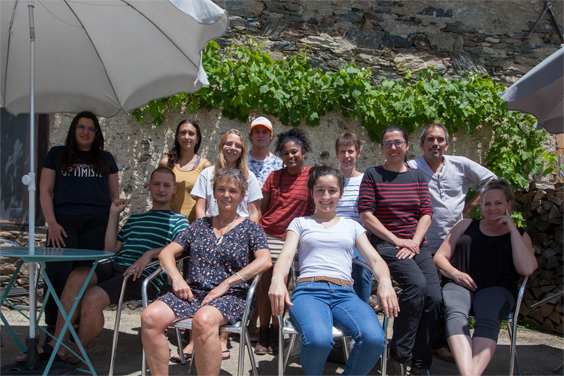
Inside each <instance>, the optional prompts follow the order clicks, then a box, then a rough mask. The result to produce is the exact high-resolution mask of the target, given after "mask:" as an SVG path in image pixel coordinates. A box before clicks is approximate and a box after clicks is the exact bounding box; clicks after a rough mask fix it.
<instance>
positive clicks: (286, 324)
mask: <svg viewBox="0 0 564 376" xmlns="http://www.w3.org/2000/svg"><path fill="white" fill-rule="evenodd" d="M353 263H354V264H357V265H360V266H362V267H363V268H365V269H368V270H369V271H370V272H371V273H372V271H371V270H370V267H369V266H368V264H367V263H365V262H363V261H360V260H357V259H353ZM292 269H293V268H292ZM292 277H293V278H294V279H295V272H294V271H293V270H292ZM278 320H279V321H280V335H279V336H278V376H284V371H285V370H286V367H287V366H288V361H289V360H290V355H291V350H292V349H293V348H294V343H295V341H296V337H297V336H298V335H299V334H300V333H299V332H298V331H297V330H296V328H295V327H294V325H293V324H292V321H291V320H290V318H287V319H286V320H284V315H281V316H278ZM382 327H383V328H384V336H385V337H386V333H387V332H388V318H387V317H386V316H384V322H383V323H382ZM286 334H287V335H289V337H290V342H289V344H288V351H287V352H286V356H284V335H286ZM346 337H347V335H346V333H344V332H342V331H341V330H340V329H339V328H336V327H333V338H342V339H343V352H344V355H345V360H346V359H348V357H349V348H348V345H347V342H346ZM387 354H388V339H387V337H386V342H385V345H384V351H383V352H382V371H381V374H382V376H385V375H386V366H387V361H388V359H387Z"/></svg>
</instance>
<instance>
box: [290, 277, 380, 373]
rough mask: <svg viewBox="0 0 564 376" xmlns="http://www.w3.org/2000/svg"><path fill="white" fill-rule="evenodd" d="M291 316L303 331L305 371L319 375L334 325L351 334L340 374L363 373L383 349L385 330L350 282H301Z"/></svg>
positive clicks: (367, 370)
mask: <svg viewBox="0 0 564 376" xmlns="http://www.w3.org/2000/svg"><path fill="white" fill-rule="evenodd" d="M292 303H293V304H294V305H293V306H290V308H289V311H290V318H291V320H292V323H293V324H294V326H295V327H296V329H297V330H298V331H299V332H300V333H301V335H302V348H301V352H300V358H301V360H302V362H301V363H302V371H303V373H304V374H306V375H321V372H322V371H323V365H324V364H325V362H326V361H327V357H328V356H329V353H330V352H331V349H332V348H333V345H334V344H335V342H333V333H332V327H333V325H334V326H336V327H337V328H339V329H341V330H342V331H343V332H345V333H346V334H347V335H349V336H351V337H353V339H354V341H355V344H354V347H353V348H352V351H351V352H350V355H349V359H348V360H347V364H346V365H345V371H344V372H343V375H366V374H368V372H370V370H371V369H372V368H373V367H374V365H376V363H377V362H378V359H379V357H380V354H382V352H383V351H384V331H383V330H382V326H381V325H380V321H379V320H378V316H376V313H374V310H373V309H372V308H371V307H370V306H369V305H368V304H366V303H365V302H363V301H362V300H360V299H359V298H358V296H357V295H356V294H355V292H354V289H353V288H352V286H347V287H341V286H339V285H336V284H333V283H331V282H322V281H319V282H313V281H312V282H302V283H300V284H298V285H297V286H296V289H295V290H294V293H293V295H292Z"/></svg>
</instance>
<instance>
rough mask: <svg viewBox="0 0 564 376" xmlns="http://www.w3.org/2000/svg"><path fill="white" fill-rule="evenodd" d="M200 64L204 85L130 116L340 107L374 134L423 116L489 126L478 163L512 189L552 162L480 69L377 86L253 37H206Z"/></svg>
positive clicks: (289, 117)
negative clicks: (276, 51) (237, 42)
mask: <svg viewBox="0 0 564 376" xmlns="http://www.w3.org/2000/svg"><path fill="white" fill-rule="evenodd" d="M203 66H204V68H205V70H206V72H208V76H209V81H210V83H211V84H210V85H209V86H204V87H202V88H201V89H200V90H199V91H198V92H196V93H193V94H178V95H175V96H172V97H167V98H162V99H159V100H156V101H152V102H150V103H149V104H147V105H146V106H144V107H142V108H139V109H137V110H135V111H134V113H133V114H134V116H135V117H136V118H137V120H138V121H143V119H144V116H145V115H146V114H148V115H150V116H151V117H152V122H153V124H155V125H160V124H162V122H163V121H164V117H165V114H166V113H167V111H170V110H171V109H176V108H179V107H180V106H181V105H182V104H184V105H185V106H186V107H187V109H188V111H190V112H191V113H193V112H195V111H197V110H200V109H204V108H206V109H213V108H221V111H222V115H223V116H225V117H227V118H229V119H238V120H239V121H241V122H246V121H248V117H249V113H250V112H251V111H256V110H261V111H262V112H263V113H265V114H269V115H272V116H274V117H276V118H278V119H280V121H281V122H282V123H283V124H285V125H292V126H298V125H300V124H301V122H302V121H305V123H306V124H307V125H309V126H317V125H319V123H320V118H321V117H322V116H323V115H325V114H327V112H329V111H333V110H340V111H341V112H342V114H343V115H344V116H345V117H353V118H354V119H356V120H359V121H360V122H361V123H362V125H363V126H364V127H365V128H366V129H367V131H368V134H369V136H370V138H371V139H372V140H374V141H379V139H380V134H381V132H382V131H383V130H384V129H385V128H386V127H387V126H388V125H390V124H396V125H400V126H402V127H404V128H405V129H406V130H407V131H408V132H410V133H411V132H414V131H415V130H416V129H417V128H419V127H421V126H425V125H427V124H429V123H430V122H431V121H440V122H443V123H444V124H445V125H446V126H447V127H448V128H449V131H450V132H451V133H455V132H457V131H459V130H461V129H463V130H464V131H466V132H468V133H472V132H474V131H475V130H476V128H477V127H479V126H483V127H489V128H491V129H492V130H493V132H494V138H493V142H492V143H491V146H490V148H489V150H488V154H487V157H486V165H487V167H488V168H490V169H491V170H492V171H493V172H494V173H496V174H497V175H498V176H499V177H502V178H505V179H507V180H508V181H510V182H511V183H512V185H513V186H514V187H516V188H517V187H524V186H525V185H526V184H527V183H528V181H529V178H530V176H531V175H532V174H538V173H544V174H548V173H550V172H552V169H553V168H552V166H553V165H554V163H555V158H556V157H555V155H553V154H551V153H548V152H547V151H546V150H545V149H544V147H543V143H544V142H545V141H547V136H546V134H545V132H544V131H536V130H534V129H533V127H532V124H533V122H534V118H533V117H531V116H530V115H523V114H521V113H518V112H513V111H508V110H507V107H506V105H505V102H503V100H501V98H500V97H499V95H498V94H499V93H500V92H501V91H503V90H504V89H505V88H504V87H503V86H502V85H500V84H497V83H495V82H494V81H493V80H492V79H491V78H490V77H489V76H487V75H479V74H477V73H467V74H466V75H465V76H464V77H462V78H460V79H451V80H448V79H446V78H444V77H441V76H439V75H437V74H435V72H434V70H433V69H428V70H426V71H422V72H420V73H419V74H418V75H417V76H413V75H412V74H411V72H408V73H407V74H406V75H405V77H403V78H399V79H398V80H397V81H388V80H383V81H382V82H381V83H380V84H378V85H377V84H375V82H374V80H373V76H372V74H371V72H370V70H369V69H366V68H358V67H356V66H355V65H354V64H352V63H349V64H347V65H345V66H344V67H342V68H341V69H339V70H338V71H336V72H324V71H322V70H320V69H313V68H312V67H311V65H310V64H309V62H308V57H307V56H306V55H305V54H304V53H300V54H298V55H296V56H293V57H291V58H287V57H283V58H282V59H281V60H272V59H271V58H270V55H269V54H268V53H266V52H264V50H263V49H262V47H261V46H260V45H259V44H258V43H256V42H255V41H253V40H250V41H249V42H248V44H247V45H246V46H231V47H230V48H229V49H227V50H225V51H221V50H220V48H219V46H218V45H217V43H215V42H213V41H212V42H210V43H208V45H207V47H206V50H205V55H204V57H203ZM547 166H548V167H547Z"/></svg>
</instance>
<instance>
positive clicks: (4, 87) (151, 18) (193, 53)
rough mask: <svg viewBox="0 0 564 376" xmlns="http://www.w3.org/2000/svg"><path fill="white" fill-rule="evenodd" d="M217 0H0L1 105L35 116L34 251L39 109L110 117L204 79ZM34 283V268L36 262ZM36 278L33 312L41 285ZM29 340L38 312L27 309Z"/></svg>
mask: <svg viewBox="0 0 564 376" xmlns="http://www.w3.org/2000/svg"><path fill="white" fill-rule="evenodd" d="M228 23H229V18H228V15H227V13H226V12H225V11H224V10H223V9H221V8H220V7H218V6H217V5H215V4H214V3H213V2H212V1H211V0H27V1H24V0H0V59H1V63H0V68H1V71H0V107H5V108H6V109H7V110H8V111H9V112H10V113H13V114H14V115H17V114H20V113H29V114H30V115H31V116H30V161H31V162H30V173H29V174H27V175H25V176H24V177H23V178H22V181H23V182H24V184H26V185H27V186H28V190H29V239H31V241H30V242H29V252H30V253H33V252H34V242H33V239H34V238H35V227H34V220H35V138H34V134H35V123H34V120H35V116H34V115H35V113H56V112H69V113H78V112H81V111H85V110H89V111H92V112H94V113H95V114H97V115H100V116H105V117H110V116H114V115H117V113H118V112H119V111H120V110H122V109H123V110H125V111H131V110H133V109H135V108H137V107H140V106H142V105H144V104H146V103H147V102H149V101H150V100H153V99H158V98H162V97H165V96H169V95H173V94H177V93H181V92H184V93H190V92H195V91H197V90H198V89H199V88H200V87H201V85H202V84H207V83H208V82H207V77H206V74H205V72H204V70H203V68H202V67H201V59H200V56H201V55H200V53H201V51H202V50H203V49H204V47H205V46H206V44H207V43H208V42H209V41H210V40H212V39H215V38H218V37H220V36H221V35H223V34H224V33H225V31H226V30H227V26H228ZM29 270H30V273H29V274H30V281H32V280H33V278H34V272H35V270H34V269H33V268H32V267H31V265H30V268H29ZM33 290H34V288H33V285H32V284H30V294H29V296H30V311H31V310H33V309H34V308H35V305H36V302H35V291H33ZM30 313H31V312H30ZM30 319H31V320H30V321H31V322H30V331H29V336H30V338H34V337H35V315H34V314H30Z"/></svg>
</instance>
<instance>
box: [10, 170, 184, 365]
mask: <svg viewBox="0 0 564 376" xmlns="http://www.w3.org/2000/svg"><path fill="white" fill-rule="evenodd" d="M175 182H176V178H175V176H174V173H173V172H172V171H171V170H169V169H168V168H165V167H160V168H158V169H156V170H155V171H153V173H152V174H151V179H150V181H149V187H148V189H149V192H150V193H151V198H152V200H153V207H152V208H151V210H149V211H148V212H146V213H141V214H133V215H132V216H131V217H130V218H129V220H128V221H127V222H126V224H125V225H124V226H123V228H122V229H121V231H120V232H119V234H118V232H117V230H118V228H119V217H120V213H121V212H122V211H123V210H124V209H125V207H126V206H127V205H128V204H129V200H126V199H117V200H115V201H114V202H113V203H112V205H111V207H110V216H109V220H108V227H107V229H106V237H105V248H104V251H106V252H113V253H118V255H117V256H116V258H114V259H113V260H112V261H111V262H109V263H105V264H100V265H98V267H97V268H96V269H95V270H94V274H93V275H92V278H91V279H90V281H89V282H88V287H87V289H86V291H85V292H84V296H83V298H82V301H81V303H80V305H79V306H78V308H77V310H76V311H75V313H74V315H73V317H72V320H71V322H72V323H74V322H75V321H76V320H77V319H78V318H80V327H79V329H78V338H79V340H80V343H81V344H82V346H83V347H84V348H86V346H88V344H89V343H90V342H91V341H92V340H93V339H94V338H95V337H96V336H97V335H98V333H100V332H101V331H102V329H103V328H104V314H103V311H104V308H106V307H107V306H109V305H110V304H117V303H118V301H119V297H120V294H121V286H122V282H123V278H124V276H128V275H131V277H130V278H129V280H128V282H127V286H126V291H125V296H124V299H125V300H132V299H139V300H140V299H141V286H142V284H143V281H144V280H145V278H146V277H148V276H149V275H150V274H151V273H153V272H154V271H155V270H156V268H157V267H156V266H155V267H152V268H147V269H146V270H144V269H145V267H146V266H147V264H149V263H150V262H151V260H153V259H155V258H156V257H157V256H158V255H159V253H160V251H161V250H162V249H163V247H164V246H165V245H167V244H168V243H169V242H170V241H172V239H174V238H175V237H176V236H178V235H179V234H181V233H182V232H183V231H184V230H185V229H186V228H188V220H187V219H186V217H184V216H183V215H180V214H177V213H175V212H173V211H172V210H171V208H170V200H171V197H172V195H173V194H174V192H176V183H175ZM89 272H90V267H80V268H77V269H75V270H74V271H73V272H72V273H71V275H70V276H69V279H68V281H67V283H66V285H65V288H64V290H63V294H62V296H61V303H62V305H63V307H64V308H65V311H66V312H69V311H70V309H71V307H72V305H73V304H74V301H75V297H76V296H77V295H78V293H79V291H80V289H81V288H82V285H83V284H84V281H85V280H86V278H87V276H88V274H89ZM163 280H164V279H163V278H162V277H158V278H156V279H154V280H153V281H152V283H151V284H150V285H149V286H148V296H149V298H150V299H155V298H156V297H157V295H158V293H159V289H160V287H161V286H162V284H163ZM64 323H65V320H64V319H63V316H62V315H61V313H59V315H58V317H57V325H56V329H55V338H58V337H59V335H60V333H61V331H62V329H63V326H64ZM68 336H69V331H68V330H67V331H65V334H64V336H63V342H62V343H63V344H66V343H67V339H68ZM55 344H56V339H53V338H52V339H51V341H50V342H49V343H47V344H46V345H45V346H43V348H41V349H39V351H40V353H41V354H45V355H44V356H43V358H45V357H47V356H48V355H50V354H51V353H52V351H53V347H54V346H55ZM70 348H71V350H72V351H74V352H75V353H76V354H78V355H81V354H80V350H79V348H78V346H77V345H76V344H74V345H72V346H71V347H70ZM57 353H58V355H59V356H60V358H61V359H62V360H66V361H68V362H70V363H77V362H79V358H77V357H76V355H74V354H72V353H71V352H69V351H68V350H67V349H65V348H64V347H63V346H61V347H60V348H59V349H58V350H57ZM25 357H26V356H25V354H24V355H22V356H21V357H20V358H17V359H16V360H17V361H25ZM40 357H41V355H40ZM46 359H48V357H47V358H46Z"/></svg>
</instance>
